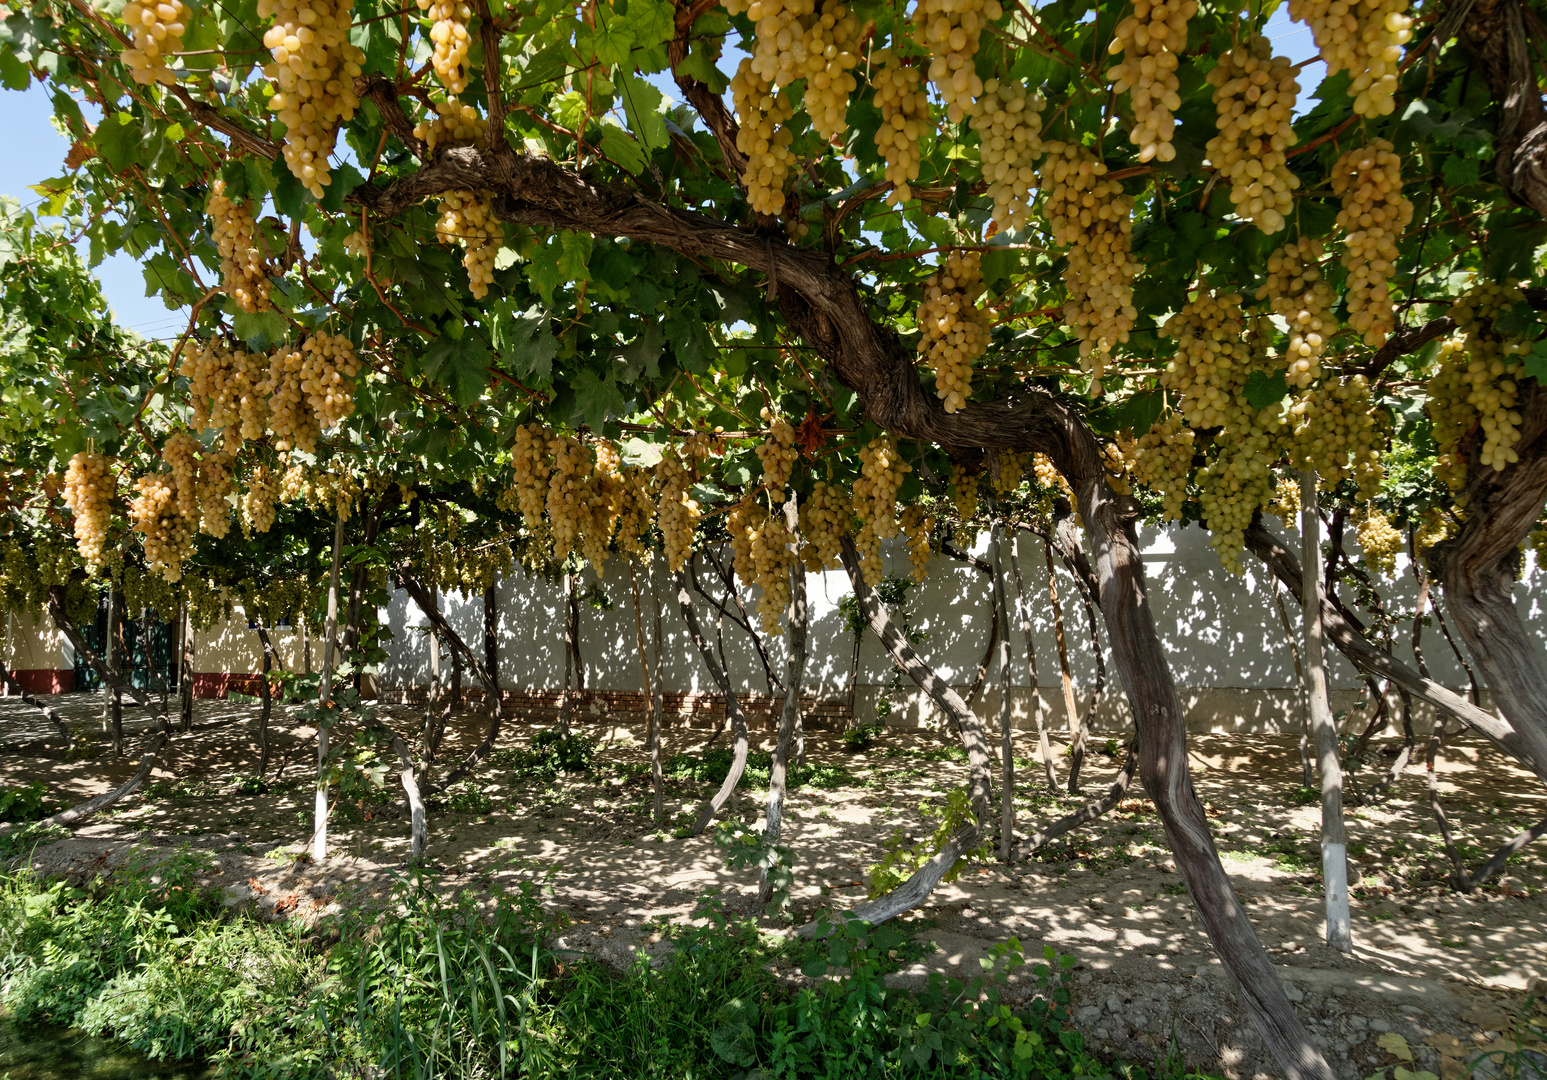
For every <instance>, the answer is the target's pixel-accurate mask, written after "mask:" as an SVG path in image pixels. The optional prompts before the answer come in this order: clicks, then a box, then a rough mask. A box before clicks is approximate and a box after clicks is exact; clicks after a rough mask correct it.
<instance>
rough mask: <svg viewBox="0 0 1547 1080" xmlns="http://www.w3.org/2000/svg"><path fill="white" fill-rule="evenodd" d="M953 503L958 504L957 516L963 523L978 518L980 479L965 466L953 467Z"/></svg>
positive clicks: (955, 465)
mask: <svg viewBox="0 0 1547 1080" xmlns="http://www.w3.org/2000/svg"><path fill="white" fill-rule="evenodd" d="M951 501H952V502H953V503H955V504H956V516H957V518H958V519H959V520H961V521H962V522H964V523H965V522H968V521H971V520H972V519H973V518H975V517H977V516H978V478H977V477H976V476H973V475H972V474H971V473H969V472H968V471H967V467H966V466H965V465H959V464H955V463H953V464H952V465H951Z"/></svg>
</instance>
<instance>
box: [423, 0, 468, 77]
mask: <svg viewBox="0 0 1547 1080" xmlns="http://www.w3.org/2000/svg"><path fill="white" fill-rule="evenodd" d="M418 3H419V10H420V11H422V12H424V13H425V14H426V15H427V16H429V18H430V22H431V26H430V40H431V41H433V42H435V53H434V55H432V56H431V57H430V63H431V64H432V65H433V66H434V68H435V77H436V78H438V79H439V80H440V84H441V85H442V86H444V87H445V88H446V93H448V94H450V95H452V96H453V97H455V96H456V95H457V94H460V93H461V92H462V91H463V90H466V89H467V51H468V49H469V48H470V47H471V46H472V38H471V37H470V36H469V35H468V33H467V24H468V23H469V22H470V21H471V20H472V17H473V9H472V8H471V7H470V6H468V5H467V4H466V3H463V2H462V0H418Z"/></svg>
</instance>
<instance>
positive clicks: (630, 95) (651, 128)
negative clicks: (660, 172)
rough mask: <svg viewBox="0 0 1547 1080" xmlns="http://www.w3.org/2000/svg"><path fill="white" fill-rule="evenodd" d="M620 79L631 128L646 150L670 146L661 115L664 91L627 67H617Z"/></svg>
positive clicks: (619, 83)
mask: <svg viewBox="0 0 1547 1080" xmlns="http://www.w3.org/2000/svg"><path fill="white" fill-rule="evenodd" d="M617 76H618V91H619V93H620V94H621V95H622V97H623V111H624V113H626V114H627V116H628V126H629V129H630V130H631V131H633V133H634V134H635V135H636V136H638V138H639V141H640V142H642V143H644V144H645V148H646V149H647V150H659V149H661V148H662V147H665V146H667V145H669V144H670V142H671V140H670V139H669V138H668V137H667V134H666V117H665V116H663V115H662V114H661V101H662V98H661V92H660V91H659V90H657V89H656V88H655V87H653V86H651V85H650V84H649V83H647V82H645V80H643V79H641V78H640V77H639V76H637V75H635V74H633V73H632V72H630V71H629V70H628V69H627V68H622V67H620V68H618V71H617Z"/></svg>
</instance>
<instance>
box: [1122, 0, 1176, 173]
mask: <svg viewBox="0 0 1547 1080" xmlns="http://www.w3.org/2000/svg"><path fill="white" fill-rule="evenodd" d="M1197 12H1198V4H1197V0H1135V3H1134V6H1133V14H1132V15H1130V16H1128V17H1127V18H1126V19H1124V20H1123V21H1122V22H1120V23H1118V24H1117V31H1116V33H1115V35H1114V36H1113V38H1112V44H1111V45H1110V46H1108V50H1107V51H1108V52H1110V53H1112V54H1113V55H1114V56H1115V55H1117V54H1118V53H1124V54H1125V55H1124V57H1123V61H1122V63H1120V64H1117V65H1116V66H1115V67H1113V68H1112V69H1111V70H1109V71H1108V72H1107V78H1109V79H1111V80H1112V89H1113V90H1114V91H1115V92H1117V93H1119V94H1121V93H1123V92H1124V91H1128V92H1129V95H1130V97H1131V99H1132V101H1133V117H1134V121H1135V123H1134V127H1133V130H1132V131H1130V132H1129V133H1128V141H1129V142H1131V143H1133V145H1135V146H1137V147H1138V148H1139V160H1140V161H1150V160H1152V159H1153V160H1159V161H1170V160H1172V159H1173V158H1175V157H1176V150H1175V149H1174V148H1173V147H1172V145H1171V136H1172V135H1173V134H1174V133H1175V130H1176V117H1175V115H1174V113H1175V112H1176V110H1177V109H1180V108H1181V107H1182V98H1181V95H1180V94H1179V93H1178V91H1179V90H1180V88H1181V83H1180V82H1179V81H1178V79H1177V77H1176V69H1177V63H1178V58H1179V56H1180V54H1181V52H1182V51H1183V50H1184V49H1185V48H1186V47H1187V20H1188V19H1190V18H1192V17H1193V16H1194V15H1196V14H1197Z"/></svg>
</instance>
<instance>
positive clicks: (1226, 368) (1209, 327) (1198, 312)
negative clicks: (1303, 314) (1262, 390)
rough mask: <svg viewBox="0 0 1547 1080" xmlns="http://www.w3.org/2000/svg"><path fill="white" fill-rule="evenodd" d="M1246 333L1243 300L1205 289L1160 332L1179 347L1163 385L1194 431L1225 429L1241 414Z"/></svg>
mask: <svg viewBox="0 0 1547 1080" xmlns="http://www.w3.org/2000/svg"><path fill="white" fill-rule="evenodd" d="M1245 329H1246V320H1245V317H1244V316H1243V315H1242V314H1241V297H1240V296H1239V295H1237V294H1235V293H1216V292H1214V291H1212V290H1210V289H1200V290H1199V292H1198V297H1197V299H1195V300H1191V301H1189V302H1188V303H1187V304H1185V305H1183V307H1182V310H1181V311H1178V312H1177V313H1176V314H1175V315H1173V316H1171V317H1170V318H1169V319H1167V320H1166V323H1165V325H1164V326H1163V327H1162V328H1161V332H1162V333H1164V334H1165V335H1166V336H1167V337H1173V338H1175V339H1176V341H1177V346H1176V355H1175V356H1174V357H1173V358H1172V360H1171V362H1170V363H1168V364H1167V365H1166V370H1165V371H1163V372H1162V373H1161V375H1160V385H1161V386H1163V387H1165V388H1166V389H1167V390H1169V391H1171V392H1172V394H1173V395H1174V400H1175V401H1176V404H1177V407H1178V408H1179V409H1180V410H1181V413H1182V416H1183V418H1184V419H1185V420H1186V422H1187V424H1188V426H1189V427H1193V428H1198V429H1203V428H1217V427H1223V426H1224V425H1225V424H1226V423H1228V422H1229V421H1230V420H1231V419H1233V418H1236V417H1237V416H1238V414H1239V405H1238V403H1237V401H1236V397H1237V394H1238V392H1239V390H1240V388H1241V387H1242V386H1243V385H1244V384H1245V382H1246V376H1247V374H1248V371H1247V369H1248V367H1249V366H1250V361H1251V354H1250V351H1249V350H1248V349H1247V346H1246V341H1245V339H1244V336H1243V335H1244V333H1245Z"/></svg>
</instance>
